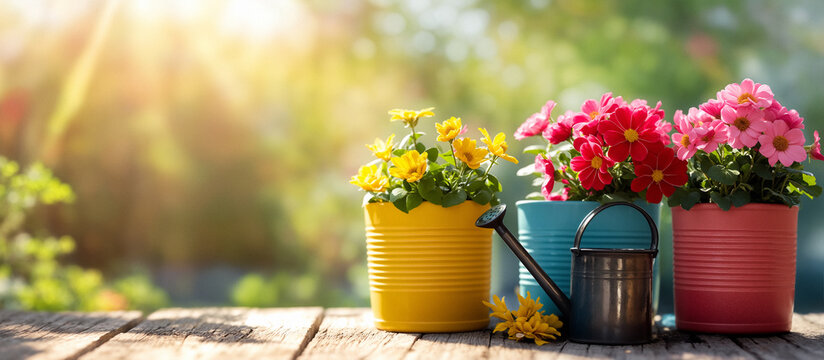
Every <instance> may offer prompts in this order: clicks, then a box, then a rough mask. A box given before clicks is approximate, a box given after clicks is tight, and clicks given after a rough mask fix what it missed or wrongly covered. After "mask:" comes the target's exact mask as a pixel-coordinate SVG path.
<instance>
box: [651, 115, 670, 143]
mask: <svg viewBox="0 0 824 360" xmlns="http://www.w3.org/2000/svg"><path fill="white" fill-rule="evenodd" d="M655 131H656V132H657V133H658V135H660V136H661V143H662V144H664V146H667V145H669V144H670V137H669V133H670V132H671V131H672V124H671V123H669V122H668V121H666V120H664V119H663V118H662V119H659V120H658V121H656V122H655Z"/></svg>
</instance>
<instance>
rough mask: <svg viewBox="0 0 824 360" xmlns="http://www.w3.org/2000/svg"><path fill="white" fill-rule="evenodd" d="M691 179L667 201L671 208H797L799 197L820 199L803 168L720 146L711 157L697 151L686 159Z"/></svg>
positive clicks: (817, 186)
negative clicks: (700, 205)
mask: <svg viewBox="0 0 824 360" xmlns="http://www.w3.org/2000/svg"><path fill="white" fill-rule="evenodd" d="M687 167H688V169H689V173H690V179H689V181H688V182H687V184H686V185H685V186H684V187H682V188H680V189H678V190H676V192H675V194H673V196H672V197H670V199H669V202H668V203H669V205H670V206H679V205H680V206H681V207H682V208H684V209H686V210H689V209H690V208H692V207H693V206H694V205H695V204H696V203H699V202H700V203H710V202H711V203H714V204H717V205H718V207H720V208H721V209H723V210H729V209H730V208H731V207H733V206H735V207H740V206H744V205H746V204H749V203H751V202H752V203H766V204H784V205H787V206H793V205H798V204H799V203H801V197H802V196H807V197H809V198H810V199H812V198H815V197H817V196H819V195H821V192H822V188H821V186H819V185H816V181H815V176H813V174H812V173H810V172H807V171H804V170H803V165H802V164H800V163H795V164H793V165H792V166H790V167H786V166H783V165H781V163H776V164H775V166H771V165H770V164H769V162H768V159H767V158H766V157H764V156H763V155H761V153H759V152H758V151H757V150H754V149H749V148H744V149H734V148H732V147H731V146H729V145H722V146H719V147H718V150H716V151H713V152H712V153H706V152H704V151H698V152H696V153H695V155H694V156H693V157H692V158H690V159H689V161H688V164H687Z"/></svg>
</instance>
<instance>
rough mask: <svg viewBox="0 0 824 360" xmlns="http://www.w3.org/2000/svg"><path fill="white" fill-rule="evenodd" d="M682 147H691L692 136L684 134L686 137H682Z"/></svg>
mask: <svg viewBox="0 0 824 360" xmlns="http://www.w3.org/2000/svg"><path fill="white" fill-rule="evenodd" d="M681 146H683V147H687V146H690V136H689V135H687V134H684V136H682V137H681Z"/></svg>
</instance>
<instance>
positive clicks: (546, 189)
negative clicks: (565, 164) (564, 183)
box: [535, 154, 555, 200]
mask: <svg viewBox="0 0 824 360" xmlns="http://www.w3.org/2000/svg"><path fill="white" fill-rule="evenodd" d="M535 172H539V173H542V174H544V183H543V185H542V186H541V194H543V195H544V198H545V199H547V200H549V196H550V194H551V193H552V188H553V187H554V186H555V165H553V164H552V159H545V158H544V156H543V155H541V154H538V155H535Z"/></svg>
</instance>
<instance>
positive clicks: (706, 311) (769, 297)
mask: <svg viewBox="0 0 824 360" xmlns="http://www.w3.org/2000/svg"><path fill="white" fill-rule="evenodd" d="M672 227H673V275H674V288H675V323H676V326H677V327H678V329H680V330H687V331H698V332H708V333H726V334H765V333H778V332H787V331H790V327H791V325H792V314H793V296H794V292H795V253H796V235H797V227H798V207H788V206H785V205H780V204H747V205H744V206H742V207H740V208H732V209H730V210H729V211H723V210H721V209H719V208H718V206H717V205H715V204H698V205H695V206H694V207H693V208H692V209H690V210H688V211H687V210H684V209H681V208H680V207H678V208H673V209H672Z"/></svg>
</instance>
